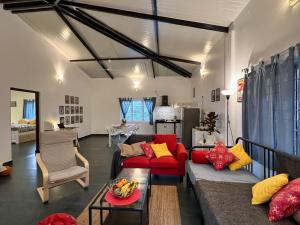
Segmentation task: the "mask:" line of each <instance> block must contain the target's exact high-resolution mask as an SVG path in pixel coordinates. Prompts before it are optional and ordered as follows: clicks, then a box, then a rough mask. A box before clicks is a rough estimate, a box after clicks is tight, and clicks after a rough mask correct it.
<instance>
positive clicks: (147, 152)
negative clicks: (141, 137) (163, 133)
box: [141, 143, 154, 159]
mask: <svg viewBox="0 0 300 225" xmlns="http://www.w3.org/2000/svg"><path fill="white" fill-rule="evenodd" d="M151 144H153V143H143V144H141V147H142V149H143V151H144V153H145V155H146V157H147V158H148V159H152V158H153V157H154V152H153V149H152V147H151Z"/></svg>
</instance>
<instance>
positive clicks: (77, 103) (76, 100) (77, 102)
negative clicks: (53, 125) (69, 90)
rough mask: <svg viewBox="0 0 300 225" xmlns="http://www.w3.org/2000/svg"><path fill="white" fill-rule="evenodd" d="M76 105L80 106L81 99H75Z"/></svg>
mask: <svg viewBox="0 0 300 225" xmlns="http://www.w3.org/2000/svg"><path fill="white" fill-rule="evenodd" d="M75 104H76V105H79V97H75Z"/></svg>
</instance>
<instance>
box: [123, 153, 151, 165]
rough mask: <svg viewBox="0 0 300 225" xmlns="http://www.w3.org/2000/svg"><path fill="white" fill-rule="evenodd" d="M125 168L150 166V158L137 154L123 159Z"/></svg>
mask: <svg viewBox="0 0 300 225" xmlns="http://www.w3.org/2000/svg"><path fill="white" fill-rule="evenodd" d="M123 166H124V167H125V168H149V159H147V157H146V156H145V155H142V156H135V157H132V158H128V159H125V160H124V161H123Z"/></svg>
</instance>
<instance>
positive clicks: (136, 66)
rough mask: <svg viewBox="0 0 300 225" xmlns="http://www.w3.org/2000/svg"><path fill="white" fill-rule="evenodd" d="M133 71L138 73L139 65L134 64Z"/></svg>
mask: <svg viewBox="0 0 300 225" xmlns="http://www.w3.org/2000/svg"><path fill="white" fill-rule="evenodd" d="M134 72H135V73H140V67H139V65H135V67H134Z"/></svg>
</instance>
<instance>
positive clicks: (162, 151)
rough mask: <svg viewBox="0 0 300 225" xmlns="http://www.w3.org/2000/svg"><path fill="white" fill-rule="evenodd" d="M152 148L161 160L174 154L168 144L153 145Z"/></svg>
mask: <svg viewBox="0 0 300 225" xmlns="http://www.w3.org/2000/svg"><path fill="white" fill-rule="evenodd" d="M151 147H152V149H153V151H154V154H155V156H156V158H158V159H159V158H161V157H164V156H172V153H171V152H170V151H169V149H168V146H167V144H166V143H163V144H151Z"/></svg>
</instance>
